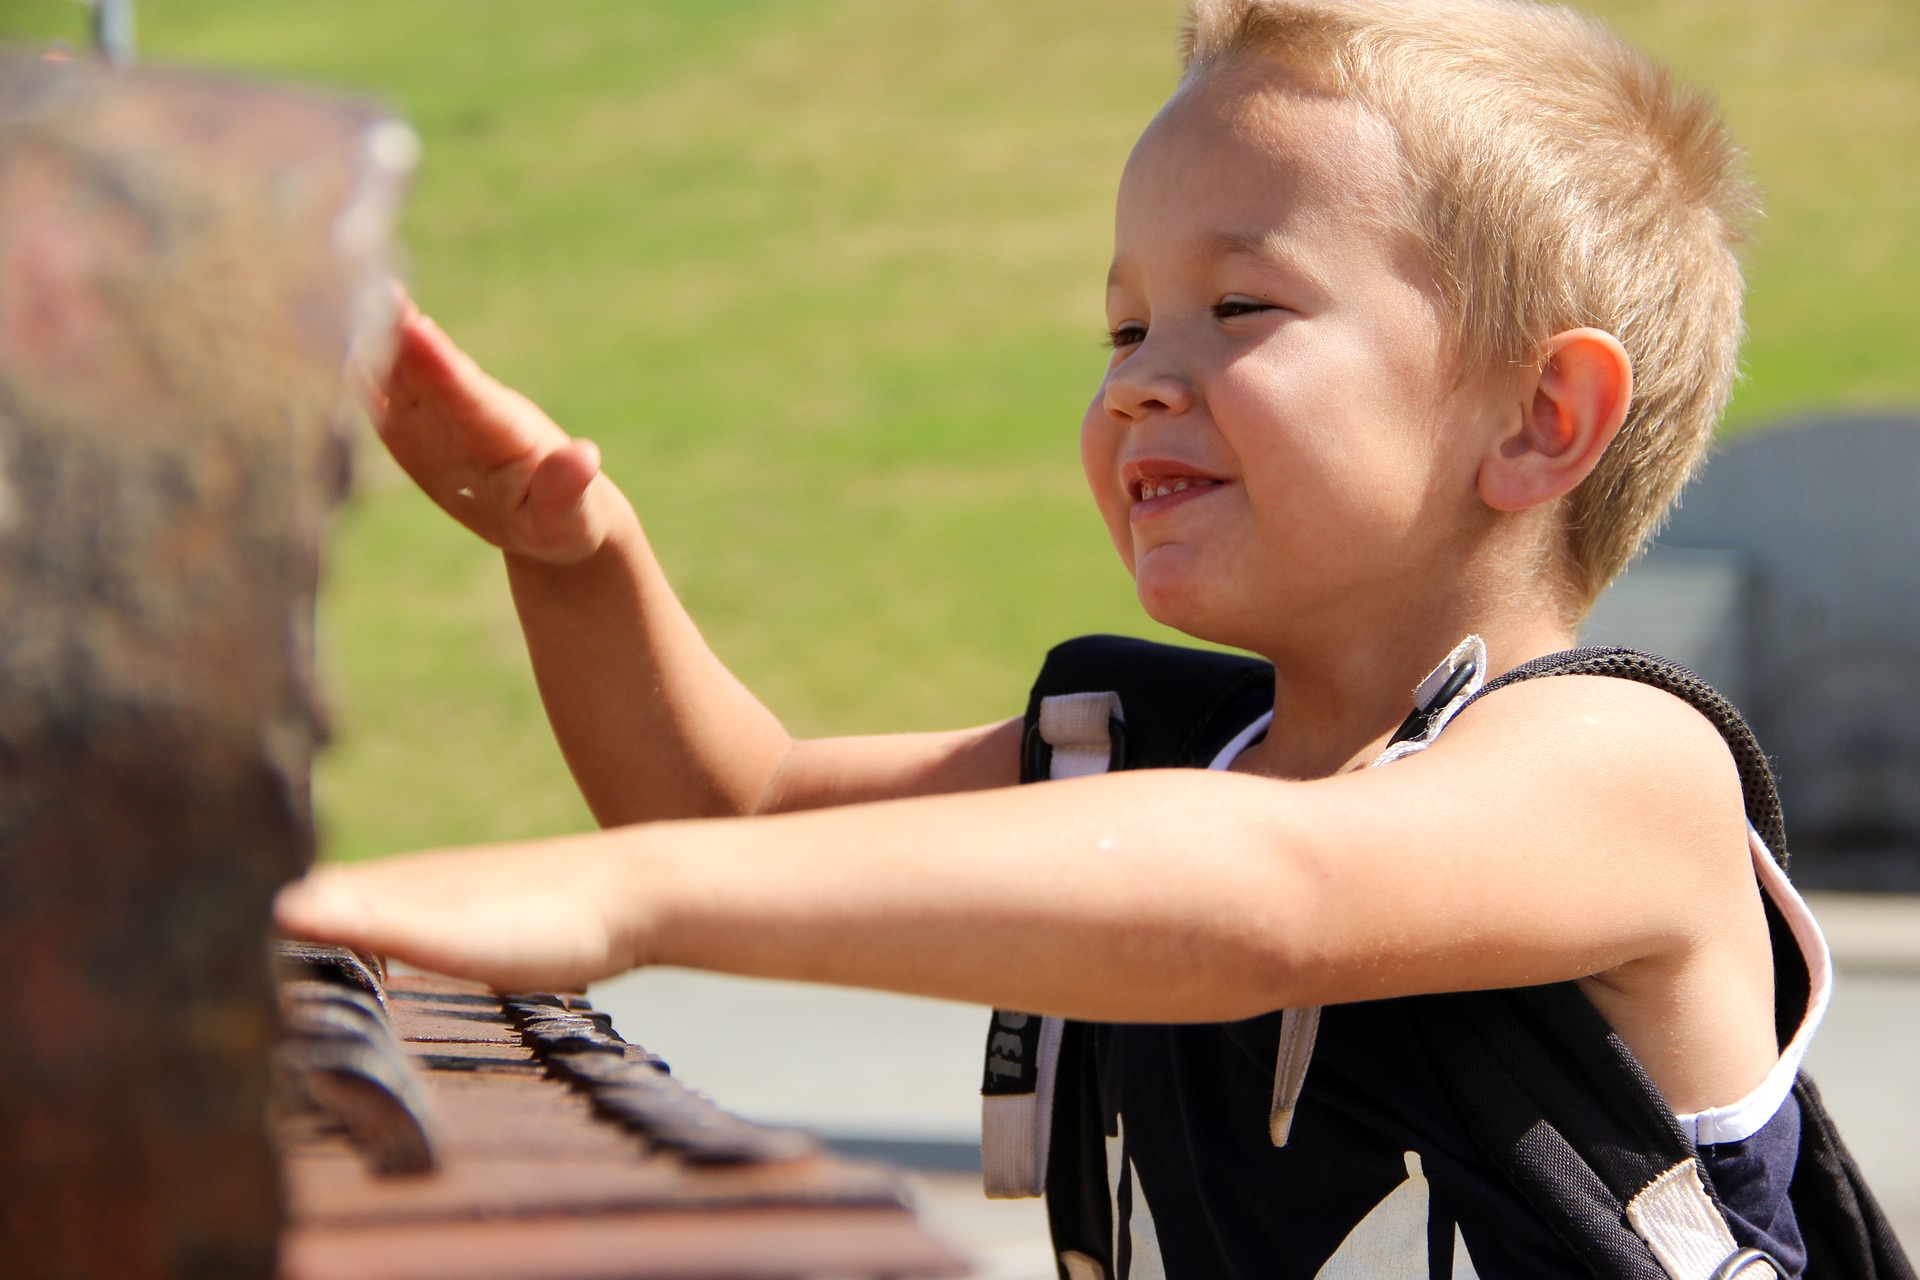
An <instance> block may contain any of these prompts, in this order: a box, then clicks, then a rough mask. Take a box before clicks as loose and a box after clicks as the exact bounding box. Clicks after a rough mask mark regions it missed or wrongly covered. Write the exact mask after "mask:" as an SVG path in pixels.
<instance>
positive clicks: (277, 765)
mask: <svg viewBox="0 0 1920 1280" xmlns="http://www.w3.org/2000/svg"><path fill="white" fill-rule="evenodd" d="M0 85H4V86H5V88H4V91H3V92H0V584H4V588H3V589H0V940H4V945H0V991H4V992H5V993H6V994H7V996H8V998H9V1000H10V1002H11V1003H10V1005H9V1016H8V1017H7V1019H6V1023H5V1034H4V1035H0V1274H4V1275H6V1276H9V1277H12V1276H46V1277H56V1276H57V1277H61V1278H62V1280H269V1278H270V1277H272V1276H273V1275H274V1274H275V1273H276V1252H277V1250H278V1241H279V1229H280V1225H281V1220H282V1217H283V1213H282V1205H281V1195H280V1192H281V1186H280V1177H279V1173H278V1159H277V1153H276V1150H275V1147H274V1144H273V1141H272V1134H271V1132H270V1131H269V1127H268V1119H269V1101H270V1097H271V1078H270V1075H269V1065H268V1064H269V1055H270V1052H271V1050H272V1047H273V1044H274V1042H275V1039H276V1036H277V1033H278V1021H279V1019H278V1013H277V1002H276V998H275V990H274V986H273V971H272V967H271V960H270V950H269V946H268V932H269V930H268V912H269V907H270V904H271V902H272V898H273V893H274V891H275V890H276V889H277V888H278V887H279V886H280V885H281V884H282V883H284V882H285V881H286V880H288V879H289V878H291V877H293V876H295V875H297V874H298V873H299V872H300V870H301V869H302V868H303V867H304V866H305V865H306V863H307V861H308V859H309V858H310V857H311V856H312V850H313V825H312V820H311V815H310V812H309V804H308V800H309V789H308V765H309V760H310V757H311V754H312V751H313V749H314V746H315V744H316V742H317V740H318V738H319V736H320V716H319V709H318V707H317V705H316V702H315V694H314V689H313V683H312V670H313V656H312V643H313V642H312V636H313V608H314V598H315V584H316V577H317V573H318V557H319V544H320V539H321V535H322V532H323V530H324V527H325V522H326V519H327V514H328V510H329V508H330V507H331V506H332V504H333V502H334V500H335V499H336V498H337V496H338V495H339V493H340V491H341V489H342V487H343V483H344V480H345V462H346V459H345V454H344V450H345V443H346V438H345V435H344V431H343V426H344V419H343V418H342V416H341V415H340V413H339V407H340V405H341V401H342V398H343V394H344V390H345V388H344V386H343V380H342V378H341V368H342V365H343V363H344V361H345V359H346V356H347V353H348V350H349V345H350V341H351V340H352V338H353V337H354V336H355V331H356V330H362V329H364V330H367V331H369V332H371V333H374V334H382V333H386V332H388V331H390V320H389V321H388V322H387V323H380V315H379V312H378V310H377V308H378V307H380V306H383V305H384V306H390V303H386V302H383V301H382V300H383V299H386V298H388V297H389V296H390V295H389V294H388V292H387V289H386V287H385V284H386V276H387V265H386V258H385V250H386V247H387V233H388V229H389V227H390V225H391V222H392V214H393V209H394V205H395V202H396V201H397V199H398V196H399V188H400V184H401V182H402V180H403V179H404V176H405V175H404V167H405V162H407V161H409V160H410V159H411V153H412V150H413V149H414V148H413V146H412V145H411V143H412V135H411V133H410V132H408V131H407V130H406V129H405V127H404V126H402V125H400V124H398V123H397V122H395V121H393V120H391V119H389V118H387V117H386V116H385V115H384V114H383V113H381V112H380V111H379V110H378V109H377V108H371V107H367V106H363V105H360V104H357V103H354V102H351V101H348V100H342V99H336V98H329V97H321V96H318V95H313V94H306V93H292V92H284V91H279V90H274V89H270V88H266V87H263V86H258V85H246V84H237V83H231V82H227V81H221V80H213V79H198V78H194V77H190V76H184V75H169V74H163V73H156V72H152V71H126V72H120V71H113V70H110V69H108V68H106V67H105V66H103V65H102V64H101V63H99V62H96V61H95V60H93V59H63V60H50V59H47V58H43V57H40V56H37V55H35V54H33V53H31V52H27V51H22V52H17V53H14V52H6V51H0ZM369 326H371V328H369Z"/></svg>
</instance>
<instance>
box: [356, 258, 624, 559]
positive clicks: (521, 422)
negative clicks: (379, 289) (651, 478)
mask: <svg viewBox="0 0 1920 1280" xmlns="http://www.w3.org/2000/svg"><path fill="white" fill-rule="evenodd" d="M399 302H400V317H399V324H398V333H397V335H396V336H397V342H396V349H395V353H394V362H393V372H392V373H391V374H390V375H389V377H388V379H387V382H386V385H385V386H384V387H373V388H369V390H368V400H369V406H368V407H369V412H370V413H371V414H372V415H373V419H374V423H375V425H376V426H377V428H378V429H379V432H380V438H381V439H382V440H383V441H385V442H386V446H387V448H388V450H389V451H390V452H391V453H392V454H393V457H394V460H395V461H397V462H398V463H399V464H400V465H401V467H402V468H404V469H405V470H406V473H407V474H408V475H410V476H412V477H413V479H414V482H415V483H416V484H418V485H419V486H420V487H421V488H422V489H424V490H425V491H426V493H427V495H428V496H429V497H431V498H432V499H433V500H434V501H435V502H437V503H439V504H440V506H441V507H442V508H444V509H445V510H446V512H447V513H448V514H449V515H451V516H452V517H453V518H454V519H456V520H458V521H459V522H460V523H461V524H463V525H465V526H467V528H469V529H471V530H473V531H474V532H475V533H477V534H479V535H480V536H481V537H482V538H485V539H486V540H487V541H488V542H490V543H492V544H493V545H494V546H496V547H499V548H500V549H501V550H502V551H505V552H506V553H507V554H509V555H513V556H520V557H524V558H526V559H530V560H536V561H542V562H545V563H548V564H573V563H577V562H579V561H581V560H584V559H586V558H587V557H588V556H590V555H592V554H593V553H594V552H596V551H598V550H599V549H600V547H601V545H602V544H603V543H604V542H605V541H606V540H607V537H608V534H609V533H610V531H611V529H612V527H613V523H614V521H615V520H616V519H617V518H618V517H619V516H620V515H621V513H622V508H623V507H624V506H625V501H626V500H625V499H624V498H623V497H622V496H621V495H620V492H619V490H618V489H616V488H615V487H614V485H613V484H612V482H611V481H609V480H607V478H606V477H605V476H603V475H601V474H600V450H599V448H598V447H597V446H596V445H594V443H593V442H592V441H590V440H576V439H573V438H571V437H569V436H568V435H567V433H566V432H565V431H562V430H561V429H560V428H559V427H558V426H557V425H555V423H554V421H553V419H551V418H549V417H548V416H547V415H546V414H545V413H543V412H542V411H541V409H540V407H539V406H538V405H536V404H534V403H533V402H532V401H531V400H529V399H527V398H526V397H525V396H523V395H521V394H520V393H519V392H517V391H514V390H512V389H511V388H509V387H506V386H503V385H501V384H500V383H499V382H496V381H495V380H494V379H493V378H491V377H489V376H488V375H487V374H486V372H485V371H483V370H482V369H481V368H480V366H479V365H477V364H475V363H474V362H473V360H472V358H471V357H469V356H468V355H467V354H466V353H465V352H464V351H462V350H460V348H458V347H457V346H455V345H454V344H453V340H452V339H451V338H449V337H447V335H446V334H445V332H443V331H442V330H441V328H440V326H439V325H437V324H435V323H434V322H433V321H432V320H430V319H428V318H427V317H426V316H424V315H422V314H421V313H420V309H419V308H418V307H416V306H415V305H414V303H413V300H412V299H411V298H409V297H408V296H407V295H406V294H405V293H404V292H403V293H401V294H400V298H399Z"/></svg>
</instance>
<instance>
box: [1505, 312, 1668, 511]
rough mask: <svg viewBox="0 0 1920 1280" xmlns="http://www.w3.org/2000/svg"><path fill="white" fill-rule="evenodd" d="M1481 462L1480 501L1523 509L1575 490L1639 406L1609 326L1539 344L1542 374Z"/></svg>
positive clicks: (1530, 380) (1629, 365) (1528, 385)
mask: <svg viewBox="0 0 1920 1280" xmlns="http://www.w3.org/2000/svg"><path fill="white" fill-rule="evenodd" d="M1520 391H1521V396H1520V403H1519V405H1518V411H1517V412H1514V413H1510V414H1509V415H1508V416H1507V417H1505V418H1503V420H1502V424H1501V429H1500V431H1499V433H1498V435H1497V436H1496V438H1495V439H1494V440H1493V441H1492V443H1491V445H1490V447H1489V448H1488V450H1487V453H1486V456H1485V457H1483V458H1482V459H1481V462H1480V473H1479V476H1478V477H1477V484H1478V488H1479V492H1480V500H1481V501H1482V502H1484V503H1486V504H1487V505H1488V506H1489V507H1492V508H1493V509H1494V510H1495V511H1523V510H1525V509H1526V508H1528V507H1537V506H1539V505H1540V504H1542V503H1545V502H1552V501H1553V500H1554V499H1555V498H1558V497H1561V496H1563V495H1565V494H1567V493H1571V492H1572V491H1573V490H1574V489H1575V488H1576V487H1578V485H1579V484H1580V482H1581V481H1582V480H1585V479H1586V478H1587V476H1588V475H1589V474H1590V473H1591V472H1592V471H1593V468H1594V464H1596V463H1598V462H1599V461H1600V455H1601V454H1602V453H1605V452H1606V449H1607V446H1608V445H1610V444H1612V443H1613V438H1614V436H1616V435H1618V434H1619V433H1620V424H1621V423H1623V422H1625V421H1626V420H1627V406H1628V405H1629V404H1631V403H1632V401H1633V361H1632V360H1631V359H1630V358H1628V356H1627V349H1626V348H1625V347H1623V346H1621V345H1620V340H1619V339H1618V338H1616V337H1614V336H1613V335H1612V334H1610V333H1608V332H1606V331H1605V330H1603V329H1569V330H1567V331H1566V332H1565V333H1557V334H1555V335H1554V336H1553V337H1551V338H1548V339H1547V340H1546V341H1545V342H1543V343H1541V344H1540V372H1539V373H1538V374H1534V375H1530V376H1528V377H1527V379H1526V380H1525V381H1524V382H1523V383H1522V385H1521V388H1520Z"/></svg>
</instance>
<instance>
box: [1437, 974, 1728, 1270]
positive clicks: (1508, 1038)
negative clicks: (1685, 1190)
mask: <svg viewBox="0 0 1920 1280" xmlns="http://www.w3.org/2000/svg"><path fill="white" fill-rule="evenodd" d="M1410 1004H1411V1006H1412V1007H1413V1008H1414V1009H1415V1010H1416V1011H1417V1014H1418V1017H1419V1019H1420V1022H1421V1027H1422V1031H1423V1039H1424V1040H1425V1042H1426V1046H1427V1052H1428V1054H1429V1056H1430V1058H1431V1061H1432V1063H1433V1067H1434V1070H1435V1072H1436V1073H1437V1074H1438V1075H1439V1077H1440V1081H1441V1084H1442V1085H1443V1086H1444V1087H1445V1089H1446V1092H1447V1096H1448V1097H1449V1098H1450V1099H1451V1100H1452V1102H1453V1105H1454V1108H1455V1110H1456V1111H1457V1112H1458V1113H1459V1115H1460V1119H1461V1121H1462V1122H1463V1123H1464V1124H1465V1125H1466V1127H1467V1131H1468V1132H1469V1133H1471V1134H1472V1135H1473V1139H1474V1142H1475V1143H1476V1144H1477V1145H1478V1146H1479V1147H1480V1149H1481V1151H1482V1152H1484V1153H1485V1154H1486V1156H1487V1158H1488V1159H1489V1160H1491V1161H1492V1162H1493V1164H1494V1166H1495V1167H1496V1168H1498V1169H1499V1170H1500V1171H1501V1172H1502V1173H1503V1174H1505V1175H1506V1177H1507V1180H1508V1181H1509V1182H1510V1183H1512V1185H1513V1187H1514V1188H1515V1190H1517V1191H1518V1192H1519V1193H1520V1194H1521V1195H1522V1196H1523V1197H1524V1198H1525V1199H1526V1200H1527V1202H1528V1203H1529V1204H1531V1205H1532V1206H1533V1208H1534V1211H1535V1212H1537V1213H1538V1214H1539V1215H1540V1216H1541V1218H1543V1219H1544V1220H1545V1221H1546V1223H1547V1224H1548V1225H1549V1226H1550V1227H1552V1228H1553V1231H1554V1234H1556V1235H1558V1236H1559V1237H1560V1239H1561V1241H1562V1242H1563V1243H1565V1244H1566V1246H1567V1248H1568V1249H1570V1250H1571V1251H1572V1252H1573V1254H1574V1256H1575V1257H1577V1258H1579V1259H1580V1261H1581V1262H1582V1263H1584V1264H1585V1265H1586V1267H1587V1269H1588V1270H1589V1271H1590V1272H1591V1273H1592V1274H1593V1275H1594V1276H1596V1277H1600V1278H1601V1280H1665V1277H1666V1272H1665V1271H1664V1270H1663V1269H1662V1268H1661V1266H1660V1263H1659V1262H1658V1261H1657V1260H1656V1259H1655V1258H1654V1256H1653V1251H1652V1250H1651V1249H1649V1248H1648V1247H1647V1243H1646V1241H1644V1240H1642V1239H1641V1238H1640V1237H1639V1235H1638V1234H1636V1233H1635V1232H1634V1230H1633V1228H1632V1227H1630V1226H1629V1225H1628V1224H1627V1219H1626V1206H1627V1204H1628V1203H1629V1202H1630V1201H1631V1200H1632V1199H1633V1198H1634V1197H1635V1196H1636V1195H1638V1194H1639V1193H1640V1192H1641V1191H1642V1190H1644V1189H1645V1188H1646V1186H1647V1185H1648V1184H1649V1183H1651V1182H1652V1181H1653V1180H1654V1179H1655V1178H1657V1177H1659V1176H1660V1175H1661V1174H1662V1173H1663V1172H1665V1171H1666V1170H1667V1169H1669V1168H1671V1167H1672V1166H1673V1165H1675V1164H1677V1163H1680V1162H1682V1161H1686V1160H1691V1159H1694V1158H1695V1153H1694V1149H1693V1144H1692V1143H1690V1142H1689V1141H1687V1138H1686V1136H1685V1134H1684V1133H1683V1131H1682V1130H1681V1129H1680V1126H1679V1124H1678V1122H1677V1121H1676V1120H1675V1119H1674V1117H1673V1112H1672V1111H1671V1110H1670V1109H1669V1108H1668V1107H1667V1105H1666V1102H1665V1101H1664V1100H1663V1099H1662V1098H1661V1096H1660V1093H1659V1091H1658V1090H1657V1089H1655V1088H1654V1087H1653V1084H1652V1082H1651V1081H1649V1080H1648V1079H1647V1077H1646V1073H1645V1072H1644V1071H1643V1070H1642V1069H1641V1067H1640V1064H1639V1063H1638V1062H1637V1061H1635V1059H1634V1057H1633V1054H1632V1052H1631V1051H1630V1050H1629V1049H1628V1048H1627V1047H1626V1044H1625V1043H1624V1042H1623V1041H1621V1039H1620V1038H1619V1036H1618V1035H1617V1034H1615V1033H1614V1031H1613V1029H1612V1028H1611V1027H1609V1026H1608V1025H1607V1023H1606V1020H1605V1019H1604V1018H1602V1017H1601V1016H1600V1014H1599V1012H1598V1011H1597V1010H1595V1009H1594V1007H1593V1005H1592V1004H1591V1003H1589V1002H1588V1000H1587V998H1586V996H1585V995H1583V994H1582V993H1581V992H1580V990H1579V988H1577V987H1575V986H1574V985H1573V984H1572V983H1558V984H1555V985H1553V986H1548V987H1531V988H1521V989H1517V990H1512V991H1471V992H1461V993H1458V994H1451V995H1438V996H1420V997H1415V998H1414V999H1413V1000H1412V1001H1411V1002H1410ZM1709 1185H1710V1184H1709Z"/></svg>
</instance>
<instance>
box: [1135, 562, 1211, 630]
mask: <svg viewBox="0 0 1920 1280" xmlns="http://www.w3.org/2000/svg"><path fill="white" fill-rule="evenodd" d="M1208 594H1209V593H1207V592H1205V591H1201V590H1197V589H1196V588H1195V584H1194V583H1193V582H1192V581H1191V580H1190V579H1183V576H1182V575H1171V574H1161V573H1145V574H1141V575H1140V576H1139V577H1138V578H1137V579H1135V581H1134V595H1135V596H1136V597H1137V598H1138V599H1139V601H1140V607H1141V608H1142V609H1144V610H1145V611H1146V614H1147V616H1148V617H1149V618H1152V619H1153V620H1154V621H1155V622H1157V623H1159V624H1160V625H1161V626H1163V627H1172V628H1173V629H1174V630H1175V631H1183V632H1185V633H1186V634H1187V635H1190V636H1192V637H1193V638H1194V639H1196V640H1207V641H1212V642H1215V643H1231V642H1230V641H1222V640H1219V639H1218V638H1217V637H1216V635H1215V634H1214V633H1215V632H1217V631H1219V630H1220V629H1221V628H1222V625H1223V622H1224V620H1223V619H1222V618H1221V617H1220V616H1219V615H1220V607H1219V605H1220V602H1219V601H1217V600H1210V599H1209V598H1208Z"/></svg>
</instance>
